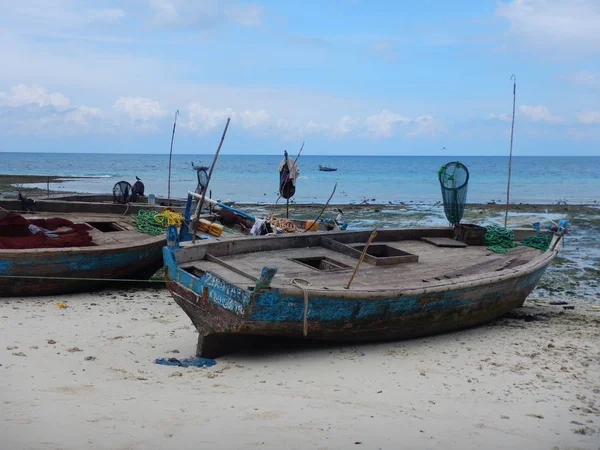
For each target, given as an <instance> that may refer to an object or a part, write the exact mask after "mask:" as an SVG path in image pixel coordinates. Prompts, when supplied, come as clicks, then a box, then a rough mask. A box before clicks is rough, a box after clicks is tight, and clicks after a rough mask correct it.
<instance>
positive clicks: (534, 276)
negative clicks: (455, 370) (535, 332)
mask: <svg viewBox="0 0 600 450" xmlns="http://www.w3.org/2000/svg"><path fill="white" fill-rule="evenodd" d="M163 252H164V260H165V264H167V267H168V271H169V273H170V274H173V273H177V279H178V280H179V281H180V283H181V284H183V285H185V286H188V287H189V288H190V289H192V290H193V291H194V292H196V293H197V294H198V295H199V296H201V295H202V289H203V288H205V287H207V288H208V299H209V301H211V302H214V303H215V304H217V305H220V306H222V307H223V308H225V309H227V310H229V311H232V312H235V313H236V314H238V315H242V316H244V317H245V318H246V319H247V320H251V321H259V322H301V321H302V320H303V318H304V297H303V295H302V294H300V295H297V296H282V295H280V293H279V290H277V289H273V290H269V291H265V292H261V293H256V294H253V295H254V297H253V303H252V308H251V309H250V308H248V306H249V304H250V299H251V297H252V294H251V293H250V292H249V291H245V290H242V289H240V288H238V287H236V286H233V285H231V284H229V283H227V282H226V281H224V280H222V279H221V278H219V277H218V276H216V275H215V274H212V273H209V272H206V273H204V274H202V275H201V276H199V277H196V276H194V275H192V274H190V273H188V272H186V271H184V270H182V269H180V268H179V267H178V266H177V264H176V262H175V258H174V255H173V254H172V253H171V251H170V250H168V249H166V250H163ZM167 252H168V254H167ZM544 271H545V267H542V268H540V269H538V270H537V271H535V272H532V273H530V274H528V275H526V276H523V277H521V278H515V279H513V280H504V281H500V282H497V283H491V284H488V285H486V286H474V287H465V288H462V289H456V290H447V291H441V292H438V293H427V294H422V295H412V296H411V295H401V296H396V297H390V298H382V299H366V298H365V299H353V298H344V297H343V293H342V294H340V296H339V297H337V298H336V297H332V296H328V297H312V296H311V297H309V308H308V320H309V321H310V322H339V321H343V322H352V321H355V320H356V321H361V320H378V319H389V318H390V317H401V316H408V315H412V314H419V313H423V312H435V311H443V310H449V309H453V308H459V307H462V306H465V305H470V304H472V303H474V302H477V303H489V304H492V303H494V302H496V301H499V300H501V299H503V298H505V297H506V293H507V292H511V291H514V292H516V291H520V290H522V289H524V288H526V287H527V286H532V285H535V284H536V283H537V281H538V280H539V278H540V277H541V276H542V274H543V273H544ZM511 283H512V284H511ZM500 285H502V289H500Z"/></svg>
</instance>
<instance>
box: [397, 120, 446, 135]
mask: <svg viewBox="0 0 600 450" xmlns="http://www.w3.org/2000/svg"><path fill="white" fill-rule="evenodd" d="M413 125H414V127H413V129H412V130H411V131H409V132H408V133H406V135H407V136H411V137H415V136H424V137H433V136H437V135H438V134H440V133H445V132H446V131H447V129H446V126H445V125H444V124H443V123H442V122H441V121H440V120H438V119H435V118H434V117H433V116H432V115H431V114H423V115H420V116H418V117H416V118H415V119H414V121H413Z"/></svg>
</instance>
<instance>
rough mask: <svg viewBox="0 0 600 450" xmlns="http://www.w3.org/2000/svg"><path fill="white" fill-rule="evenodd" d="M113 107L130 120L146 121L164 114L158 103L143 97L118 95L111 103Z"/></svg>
mask: <svg viewBox="0 0 600 450" xmlns="http://www.w3.org/2000/svg"><path fill="white" fill-rule="evenodd" d="M113 109H114V110H115V111H116V112H118V113H121V114H124V115H126V116H128V117H129V119H130V120H131V121H132V122H138V121H142V122H148V121H152V120H157V119H160V118H162V117H163V116H164V115H165V111H164V109H163V108H162V107H161V106H160V103H158V102H157V101H154V100H150V99H149V98H144V97H120V98H119V99H118V100H117V101H116V102H115V104H114V105H113Z"/></svg>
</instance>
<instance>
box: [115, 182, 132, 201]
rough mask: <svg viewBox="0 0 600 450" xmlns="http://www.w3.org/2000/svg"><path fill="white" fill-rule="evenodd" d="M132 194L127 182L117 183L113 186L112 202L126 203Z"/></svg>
mask: <svg viewBox="0 0 600 450" xmlns="http://www.w3.org/2000/svg"><path fill="white" fill-rule="evenodd" d="M132 194H133V188H132V187H131V184H129V183H128V182H127V181H119V182H118V183H115V185H114V186H113V202H115V203H121V204H125V203H128V202H129V200H130V199H131V196H132Z"/></svg>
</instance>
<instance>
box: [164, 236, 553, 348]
mask: <svg viewBox="0 0 600 450" xmlns="http://www.w3.org/2000/svg"><path fill="white" fill-rule="evenodd" d="M527 233H528V234H532V233H535V230H531V231H529V230H527ZM522 237H523V236H519V235H518V234H515V238H514V239H515V241H518V240H521V239H522ZM548 237H550V236H548ZM561 238H562V234H561V233H557V234H555V235H553V236H552V241H551V242H550V244H549V247H548V250H546V251H542V250H539V249H537V248H532V247H528V246H517V247H514V248H510V249H509V250H507V253H494V252H492V251H490V250H488V249H487V248H486V246H485V245H483V241H481V242H474V241H469V242H471V243H470V244H467V243H465V242H461V241H458V240H456V239H455V229H454V228H453V227H443V228H412V229H386V230H381V231H378V234H377V236H376V238H375V239H374V240H373V241H372V243H370V241H371V239H372V234H371V233H370V232H369V231H356V232H348V231H346V232H327V233H321V232H317V233H306V234H305V233H302V234H299V235H281V236H263V237H260V238H256V237H254V238H241V239H237V240H230V241H224V242H217V241H212V242H211V241H202V242H199V243H196V244H191V243H190V242H182V243H180V244H179V243H175V244H173V245H171V246H167V247H165V248H164V249H163V259H164V263H165V277H166V281H167V288H168V289H169V291H170V292H171V294H172V296H173V298H174V299H175V301H176V302H177V304H178V305H179V306H180V307H181V308H182V309H183V310H184V311H185V312H186V314H187V315H188V316H189V317H190V319H191V320H192V322H193V324H194V325H195V326H196V328H197V330H198V332H199V338H198V347H197V355H198V356H203V357H218V356H220V355H223V354H226V353H229V352H232V351H237V350H240V349H242V348H244V347H247V346H248V345H251V343H252V342H253V341H255V340H257V339H264V338H265V337H278V338H301V339H318V340H329V341H346V342H361V341H379V340H391V339H404V338H413V337H418V336H425V335H431V334H436V333H442V332H448V331H453V330H458V329H462V328H466V327H471V326H474V325H478V324H482V323H485V322H489V321H491V320H494V319H496V318H497V317H499V316H501V315H503V314H505V313H507V312H509V311H510V310H512V309H515V308H518V307H520V306H522V305H523V302H524V301H525V299H526V297H527V296H528V295H529V294H530V293H531V291H532V290H533V289H534V288H535V286H536V285H537V283H538V281H539V279H540V277H541V276H542V274H543V273H544V271H545V270H546V268H547V267H548V265H549V264H550V262H551V261H552V260H553V259H554V257H555V256H556V254H557V252H558V249H559V247H560V241H561ZM363 258H364V259H363ZM360 261H362V265H360ZM359 265H360V266H359ZM357 267H358V269H357ZM352 282H353V284H351V283H352Z"/></svg>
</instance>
